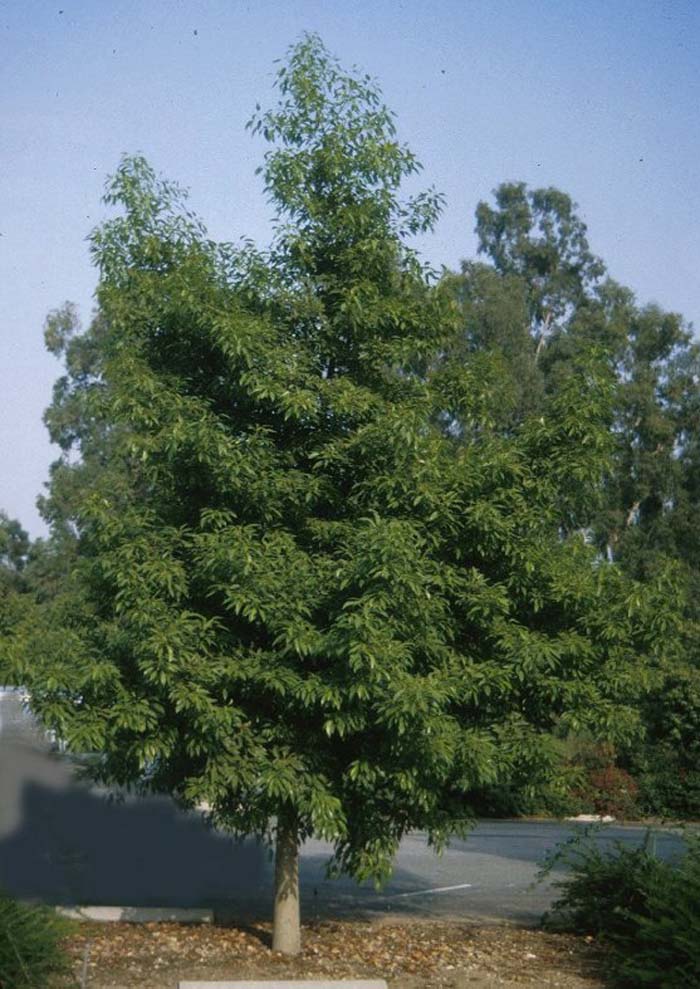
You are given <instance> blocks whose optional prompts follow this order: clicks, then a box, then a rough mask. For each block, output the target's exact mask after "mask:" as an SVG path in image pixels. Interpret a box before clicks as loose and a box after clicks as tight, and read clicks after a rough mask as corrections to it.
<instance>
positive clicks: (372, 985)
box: [178, 979, 387, 989]
mask: <svg viewBox="0 0 700 989" xmlns="http://www.w3.org/2000/svg"><path fill="white" fill-rule="evenodd" d="M178 989H387V984H386V982H385V981H384V979H330V980H329V979H302V980H301V981H299V980H298V979H291V980H283V981H281V982H280V980H279V979H272V980H270V981H266V982H251V981H250V980H245V979H244V980H243V982H179V983H178Z"/></svg>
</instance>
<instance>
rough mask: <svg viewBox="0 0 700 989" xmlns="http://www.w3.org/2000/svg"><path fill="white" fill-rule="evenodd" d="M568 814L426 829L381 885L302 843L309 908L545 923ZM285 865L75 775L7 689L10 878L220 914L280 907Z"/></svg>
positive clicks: (571, 828) (616, 834) (20, 886)
mask: <svg viewBox="0 0 700 989" xmlns="http://www.w3.org/2000/svg"><path fill="white" fill-rule="evenodd" d="M576 829H577V826H576V825H573V824H569V823H562V822H556V821H481V822H479V823H478V824H477V825H476V827H475V828H474V830H473V831H472V832H471V833H470V835H469V836H468V838H466V839H465V840H455V841H454V842H453V843H452V844H451V845H450V847H449V848H448V849H447V850H446V851H445V852H444V853H443V855H442V856H441V857H438V856H436V855H435V854H434V852H433V851H432V850H431V849H430V848H428V846H427V843H426V840H425V836H423V835H420V834H411V835H409V836H407V837H406V838H405V839H404V841H403V842H402V844H401V848H400V850H399V854H398V856H397V859H396V863H395V869H394V873H393V876H392V878H391V880H390V881H389V882H388V883H387V884H386V885H385V886H384V888H383V889H382V890H381V891H379V892H378V891H376V890H375V889H374V887H373V886H372V884H370V883H365V884H361V885H358V884H357V883H356V882H354V881H353V880H350V879H347V878H341V879H337V880H328V879H326V877H325V871H324V870H325V865H326V862H327V861H328V858H329V855H330V846H328V845H327V844H325V843H323V842H318V841H309V842H307V843H306V844H305V845H304V846H303V848H302V852H301V860H300V884H301V898H302V913H303V914H304V915H305V916H306V918H309V919H310V918H313V917H318V918H327V917H334V916H341V915H345V916H347V915H349V914H353V915H356V916H363V915H367V914H377V913H382V914H387V913H390V914H410V915H414V916H421V917H448V916H449V917H462V918H465V919H479V920H498V921H510V922H513V923H525V924H534V923H537V921H538V920H539V918H540V916H541V915H542V913H543V912H544V911H545V910H546V909H547V908H548V907H549V906H550V904H551V902H552V899H553V897H554V895H555V892H556V890H555V889H554V887H553V885H552V884H553V883H554V882H556V881H557V880H558V879H560V878H561V876H562V872H561V870H555V871H554V872H553V873H552V874H551V875H550V877H549V879H548V880H547V881H545V882H543V883H540V884H539V885H534V882H535V878H536V875H537V872H538V870H539V866H540V864H541V863H542V861H543V859H544V857H545V856H546V855H547V853H549V852H551V851H552V850H553V849H554V848H555V847H556V846H557V844H558V843H560V842H562V841H564V840H566V839H567V838H569V837H570V836H571V835H572V834H574V833H575V832H576ZM644 835H645V829H644V828H641V827H634V826H620V825H606V826H605V827H603V828H602V829H601V830H600V831H599V832H598V834H597V837H596V840H597V841H598V842H599V843H601V844H602V845H607V844H610V843H612V842H614V841H622V842H624V843H626V844H639V843H640V842H641V841H643V839H644ZM681 849H682V841H681V838H680V836H679V835H678V834H677V833H673V832H671V831H664V832H660V833H659V834H658V835H657V837H656V853H657V854H658V855H659V856H660V857H662V858H668V857H672V856H674V855H677V854H678V853H679V851H680V850H681ZM272 882H273V863H272V860H271V856H270V854H269V851H268V850H267V849H266V848H264V847H262V846H260V845H258V844H256V843H255V842H254V841H246V842H243V843H237V842H234V841H232V840H231V839H230V838H228V837H227V836H225V835H223V834H221V833H219V832H217V831H215V830H213V829H212V828H210V827H208V826H207V824H206V822H205V821H204V819H203V817H202V815H201V814H199V813H184V812H182V811H181V810H179V809H178V808H177V807H176V806H175V805H174V804H173V803H172V801H170V800H169V799H168V798H166V797H149V798H135V797H127V798H126V799H117V798H115V796H114V794H110V793H109V792H107V791H104V790H101V789H98V788H96V787H94V786H90V785H89V784H87V783H85V782H82V781H80V780H79V779H77V778H76V775H75V770H74V767H73V765H72V764H71V762H70V760H69V759H67V758H66V757H65V756H62V755H61V754H60V753H57V752H55V751H52V750H51V746H50V744H49V741H48V739H47V738H46V736H45V734H44V733H43V732H42V731H41V730H40V729H38V728H37V726H36V725H35V724H34V723H33V722H32V721H31V718H30V717H29V716H28V714H27V713H26V711H25V710H24V708H23V705H22V701H21V697H20V695H19V694H18V693H17V692H14V691H5V692H2V691H1V690H0V888H4V889H6V890H7V891H9V892H10V893H12V894H14V895H16V896H20V897H22V898H24V899H29V900H36V901H41V902H45V903H51V904H64V905H65V904H80V905H88V904H100V905H110V906H111V905H114V906H161V907H175V906H182V907H211V908H214V909H215V910H216V911H217V913H218V914H219V915H220V916H230V917H236V918H238V919H248V920H251V919H255V918H258V917H268V916H269V912H270V905H271V902H272Z"/></svg>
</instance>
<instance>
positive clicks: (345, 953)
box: [47, 917, 605, 989]
mask: <svg viewBox="0 0 700 989" xmlns="http://www.w3.org/2000/svg"><path fill="white" fill-rule="evenodd" d="M270 942H271V935H270V926H269V925H267V924H250V925H231V926H218V925H214V926H210V925H203V926H193V925H192V926H187V925H182V924H155V923H153V924H126V923H110V924H93V923H90V924H88V923H85V924H81V925H80V927H79V929H78V930H76V932H75V933H72V934H71V935H70V936H69V937H68V938H67V939H66V946H67V948H68V951H69V953H70V956H71V959H72V968H73V977H72V978H68V977H65V978H62V979H60V980H58V981H55V982H54V983H53V985H52V986H51V987H47V989H68V987H71V989H73V987H77V986H80V987H81V989H136V987H139V989H175V987H176V986H177V982H178V979H203V980H204V979H214V980H215V979H221V980H223V979H275V978H277V979H302V978H307V979H322V978H324V977H326V978H335V979H342V978H385V979H386V980H387V983H388V985H389V987H390V989H488V987H491V986H494V987H496V986H498V987H500V989H516V987H517V989H522V987H532V989H535V987H538V989H549V987H559V989H603V987H604V985H605V983H604V981H602V972H603V970H604V956H603V954H602V953H601V951H600V950H599V948H598V947H597V946H596V945H595V944H594V943H592V942H591V940H590V939H585V938H578V937H572V936H568V935H561V934H550V933H545V932H544V931H539V930H532V929H523V928H515V927H506V926H495V925H494V926H479V925H474V924H465V923H464V922H458V921H422V922H421V921H415V920H412V921H410V922H407V921H405V920H401V919H399V918H391V917H387V918H383V919H382V920H381V921H372V922H365V921H342V922H335V921H334V922H324V923H317V924H310V925H305V926H304V930H303V952H302V954H301V955H299V956H298V957H296V958H286V957H284V956H282V955H280V954H277V953H274V952H273V951H272V950H271V948H270ZM86 959H87V964H86Z"/></svg>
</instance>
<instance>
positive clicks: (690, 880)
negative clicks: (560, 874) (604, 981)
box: [542, 830, 700, 989]
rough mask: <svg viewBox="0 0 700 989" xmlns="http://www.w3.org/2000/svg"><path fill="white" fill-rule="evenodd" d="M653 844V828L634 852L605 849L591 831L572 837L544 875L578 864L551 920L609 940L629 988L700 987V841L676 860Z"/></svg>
mask: <svg viewBox="0 0 700 989" xmlns="http://www.w3.org/2000/svg"><path fill="white" fill-rule="evenodd" d="M652 845H653V839H652V837H651V834H650V833H649V832H648V833H647V840H646V841H645V843H644V845H643V846H642V847H640V848H633V849H630V848H627V847H626V846H624V845H622V844H621V843H619V842H618V843H616V844H615V845H614V846H613V847H612V848H611V849H610V850H608V851H601V850H600V849H599V848H597V847H596V845H595V844H594V843H593V842H592V841H591V836H590V830H589V831H588V832H587V833H585V834H584V836H583V837H581V836H578V837H577V838H575V839H572V840H571V841H569V842H567V843H566V844H565V845H564V846H562V847H561V848H560V849H559V850H558V851H557V852H556V853H555V854H554V855H553V856H551V857H550V859H549V861H548V863H547V864H546V866H545V868H544V870H543V873H542V874H546V873H548V872H550V871H551V869H552V868H553V867H554V865H556V864H557V863H559V862H563V863H565V864H566V865H568V866H569V868H570V869H571V872H570V875H569V876H568V877H567V878H566V879H564V880H562V881H561V882H559V883H556V884H555V885H556V886H557V887H558V888H559V889H560V890H562V895H561V896H560V897H559V899H558V900H557V901H556V902H555V903H554V905H553V907H552V909H551V911H550V912H549V913H548V914H546V915H545V917H544V918H543V923H544V925H545V926H546V927H549V928H550V929H556V930H569V931H575V932H577V933H581V934H592V935H594V936H595V937H597V938H598V939H599V940H600V941H601V942H602V943H603V944H606V945H608V946H609V948H610V951H611V963H612V964H611V968H612V974H613V978H614V984H615V985H617V986H619V987H621V989H622V987H624V989H642V987H648V989H700V838H698V837H695V838H691V839H689V841H688V849H687V852H686V853H685V855H684V856H683V857H682V858H680V859H679V860H678V861H676V862H671V863H669V862H661V861H660V860H658V859H657V858H656V857H655V856H654V854H653V847H652Z"/></svg>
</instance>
